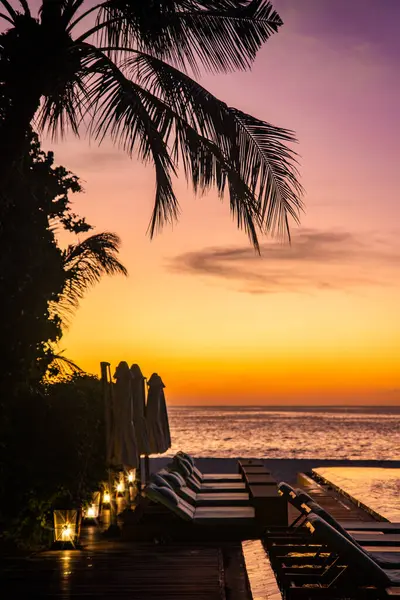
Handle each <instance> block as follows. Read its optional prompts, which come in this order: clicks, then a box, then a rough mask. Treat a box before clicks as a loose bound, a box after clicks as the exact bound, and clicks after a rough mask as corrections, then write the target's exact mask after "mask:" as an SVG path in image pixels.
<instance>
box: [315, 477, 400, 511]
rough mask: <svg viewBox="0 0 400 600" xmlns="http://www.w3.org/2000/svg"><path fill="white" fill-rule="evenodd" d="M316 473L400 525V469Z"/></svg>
mask: <svg viewBox="0 0 400 600" xmlns="http://www.w3.org/2000/svg"><path fill="white" fill-rule="evenodd" d="M314 470H315V471H316V473H318V474H319V475H321V476H322V477H324V478H325V479H327V480H328V481H330V482H331V483H333V484H334V485H337V486H339V487H340V488H341V489H343V490H344V491H345V492H347V493H348V494H350V495H351V496H353V498H355V499H356V500H360V501H361V502H364V504H367V506H369V507H370V508H372V509H373V510H375V511H376V512H377V513H379V514H380V515H382V516H383V517H386V518H387V519H389V521H394V522H400V501H399V498H400V469H379V468H375V467H373V468H363V467H319V468H318V469H314Z"/></svg>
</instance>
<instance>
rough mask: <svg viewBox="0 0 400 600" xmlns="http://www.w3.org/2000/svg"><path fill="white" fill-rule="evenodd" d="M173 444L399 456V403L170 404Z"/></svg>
mask: <svg viewBox="0 0 400 600" xmlns="http://www.w3.org/2000/svg"><path fill="white" fill-rule="evenodd" d="M168 414H169V420H170V428H171V437H172V444H173V445H172V448H171V452H173V453H175V452H177V451H178V450H181V449H185V450H186V451H187V452H189V453H192V454H194V455H195V456H202V457H212V456H217V457H220V458H235V457H238V456H242V457H246V456H247V457H259V458H319V459H344V460H345V459H350V460H400V407H350V408H348V407H346V408H345V407H323V408H321V407H318V408H315V407H312V408H311V407H265V406H250V407H247V406H246V407H238V406H234V407H232V406H231V407H229V406H222V407H221V406H219V407H218V406H215V407H214V406H213V407H209V406H197V407H187V406H185V407H183V406H179V407H178V406H173V407H168Z"/></svg>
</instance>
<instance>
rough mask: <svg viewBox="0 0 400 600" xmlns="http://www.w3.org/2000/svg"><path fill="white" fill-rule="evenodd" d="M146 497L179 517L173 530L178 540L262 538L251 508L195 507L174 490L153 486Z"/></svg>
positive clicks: (149, 486)
mask: <svg viewBox="0 0 400 600" xmlns="http://www.w3.org/2000/svg"><path fill="white" fill-rule="evenodd" d="M145 495H146V497H147V498H148V499H150V500H152V501H153V502H156V503H159V504H161V505H162V506H164V507H165V508H167V509H168V511H169V512H170V513H171V515H175V516H176V517H178V520H177V521H174V525H173V528H172V529H170V531H172V532H173V534H174V535H177V536H178V537H181V534H182V533H186V534H187V535H188V536H189V539H191V537H192V536H193V535H196V534H197V533H199V534H201V535H202V536H203V537H205V539H221V540H224V539H237V540H241V539H246V538H253V537H257V536H259V533H260V532H259V528H258V526H257V522H256V519H255V512H254V509H253V508H252V507H250V506H222V507H209V506H206V507H194V506H191V505H190V504H189V503H188V502H186V501H185V500H183V498H180V497H179V496H178V495H177V494H176V493H175V492H174V491H172V490H171V489H169V488H167V487H164V486H157V485H155V484H154V483H150V484H149V485H148V486H147V487H146V488H145ZM166 521H167V520H166V519H164V522H163V523H162V524H163V525H165V524H166ZM179 522H180V527H179ZM182 527H183V529H182Z"/></svg>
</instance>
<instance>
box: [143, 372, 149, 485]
mask: <svg viewBox="0 0 400 600" xmlns="http://www.w3.org/2000/svg"><path fill="white" fill-rule="evenodd" d="M144 380H145V384H144V391H145V404H144V418H145V421H146V427H147V396H148V386H147V377H145V378H144ZM146 391H147V393H146ZM149 479H150V459H149V455H148V454H145V455H144V481H145V483H146V484H147V483H148V482H149Z"/></svg>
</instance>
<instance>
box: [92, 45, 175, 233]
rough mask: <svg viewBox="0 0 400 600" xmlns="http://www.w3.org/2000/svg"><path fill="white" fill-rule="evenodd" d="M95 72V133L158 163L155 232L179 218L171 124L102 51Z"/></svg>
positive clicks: (160, 110)
mask: <svg viewBox="0 0 400 600" xmlns="http://www.w3.org/2000/svg"><path fill="white" fill-rule="evenodd" d="M92 70H93V72H95V73H96V75H97V78H96V79H95V80H94V82H93V84H92V86H91V89H90V105H89V110H90V111H91V112H92V113H93V114H94V117H93V119H92V121H91V133H92V134H93V135H94V137H95V138H96V139H98V140H100V141H102V140H103V139H104V137H105V136H106V135H107V134H109V135H110V137H111V138H112V140H113V141H114V142H116V143H117V144H118V145H119V146H120V147H122V148H123V149H124V150H125V151H127V152H128V154H129V155H132V153H133V152H134V150H136V151H137V152H138V154H139V156H140V158H141V159H142V160H143V161H144V162H147V161H149V160H150V159H151V160H152V161H153V163H154V166H155V171H156V197H155V209H154V211H153V218H152V223H151V227H150V228H151V231H152V232H154V231H155V230H156V229H157V228H158V227H159V226H161V225H162V224H163V223H164V222H172V221H174V220H176V219H177V217H178V215H179V205H178V201H177V199H176V196H175V194H174V192H173V189H172V181H171V174H175V168H174V165H173V162H172V160H171V158H170V155H169V153H168V148H167V145H166V143H165V138H166V137H168V135H169V129H170V126H171V123H170V121H169V120H168V119H167V118H166V113H165V111H164V110H163V107H161V109H160V107H157V106H155V105H152V106H151V107H149V108H147V107H146V106H145V104H144V102H143V95H142V89H141V88H140V86H138V85H135V84H134V83H133V82H131V81H129V80H128V79H127V78H126V77H125V76H124V75H123V73H122V71H121V70H120V69H119V68H118V67H117V66H116V65H115V64H114V63H113V62H112V61H111V60H110V59H109V58H108V57H107V56H105V55H104V54H102V53H101V52H98V56H97V60H96V62H95V64H94V65H92Z"/></svg>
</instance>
